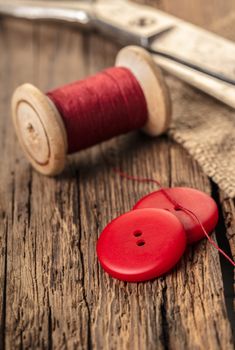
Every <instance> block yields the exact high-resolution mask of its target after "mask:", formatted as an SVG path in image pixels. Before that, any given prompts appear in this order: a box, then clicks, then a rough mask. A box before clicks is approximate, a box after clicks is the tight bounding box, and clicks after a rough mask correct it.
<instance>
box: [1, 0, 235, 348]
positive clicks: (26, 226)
mask: <svg viewBox="0 0 235 350" xmlns="http://www.w3.org/2000/svg"><path fill="white" fill-rule="evenodd" d="M142 2H143V1H142ZM146 2H147V1H146ZM148 3H149V4H151V5H156V6H158V7H160V8H161V9H163V10H166V11H168V12H170V13H173V14H175V15H177V16H179V17H181V18H184V19H187V20H189V21H192V22H193V23H196V24H199V25H202V26H203V27H205V28H209V29H211V30H213V31H215V32H218V33H221V34H222V35H224V36H226V37H228V38H229V39H233V40H235V34H234V23H235V4H234V1H232V0H231V1H224V2H222V1H220V0H214V1H213V0H208V1H207V2H205V1H204V0H200V1H197V2H196V1H193V0H191V1H186V0H179V1H170V0H161V1H148ZM118 49H119V47H118V46H117V45H116V44H114V43H112V42H111V41H109V40H108V39H105V38H103V37H101V36H98V35H95V34H81V33H80V32H79V31H78V30H76V29H74V28H69V27H66V26H62V25H59V24H45V23H44V24H43V23H40V24H37V23H30V22H27V21H23V20H13V19H3V20H1V21H0V149H1V161H0V283H1V288H0V323H1V327H0V349H28V348H38V349H44V348H49V349H52V348H53V349H87V348H94V349H141V350H143V349H174V350H175V349H176V350H177V349H190V350H193V349H211V350H216V349H224V350H230V349H233V348H234V347H233V340H232V326H231V325H232V324H233V325H234V313H233V311H234V307H233V305H234V299H233V296H234V289H233V282H234V275H233V268H232V267H231V266H230V265H229V263H227V262H226V261H225V259H223V258H221V256H219V254H218V252H217V251H216V250H215V249H214V248H213V247H212V246H211V245H210V244H209V243H208V242H207V241H206V240H204V241H202V242H200V243H199V244H197V245H196V246H194V247H190V248H188V249H187V252H186V254H185V255H184V257H183V258H182V260H181V262H180V263H179V264H178V266H177V268H175V269H174V270H173V272H172V273H170V274H168V275H167V276H164V277H162V278H159V279H156V280H154V281H152V282H147V283H140V284H127V283H123V282H119V281H117V280H114V279H112V278H110V277H109V276H108V275H107V274H105V273H104V272H103V270H102V269H101V268H100V266H99V264H98V262H97V258H96V253H95V247H96V240H97V237H98V236H99V234H100V232H101V230H102V229H103V228H104V226H105V225H106V224H107V223H108V222H109V221H110V220H111V219H113V218H114V217H116V216H118V215H119V214H121V213H124V212H125V211H128V210H130V209H131V207H132V206H133V205H134V203H135V202H136V201H137V199H139V198H140V197H141V196H143V195H144V194H147V193H148V192H150V191H152V190H153V189H155V187H154V186H153V185H146V184H140V183H134V182H131V181H127V180H123V179H120V177H119V176H118V175H115V174H113V172H112V166H115V167H119V168H122V169H123V170H125V171H126V172H128V173H130V174H134V175H139V176H148V177H153V176H154V177H156V178H157V179H159V180H160V181H161V182H162V183H163V184H164V185H166V186H175V185H177V186H191V187H195V188H198V189H201V190H203V191H206V192H207V193H209V194H211V195H212V196H213V198H214V199H215V200H216V201H217V204H218V207H219V212H220V220H219V224H218V227H217V229H216V232H215V233H214V234H213V238H214V239H217V242H218V244H219V245H220V247H222V248H223V249H225V251H226V252H227V253H228V254H232V255H233V256H235V244H234V243H235V206H234V201H233V200H231V199H228V198H227V197H226V196H225V195H224V194H223V193H222V192H221V191H220V190H219V189H218V187H217V186H216V185H215V184H214V183H212V182H211V181H210V179H209V178H208V177H207V176H205V174H203V172H202V171H201V169H200V167H199V166H198V164H197V163H196V162H195V161H194V160H193V159H192V158H191V157H190V156H189V155H188V154H187V152H186V151H185V150H184V149H183V148H182V147H181V146H179V145H177V144H176V143H174V142H173V141H171V140H170V139H169V138H168V137H167V136H162V137H160V138H157V139H149V138H147V137H146V136H144V135H142V134H140V133H132V134H129V135H126V136H121V137H117V138H115V139H113V140H111V141H109V142H106V143H103V144H101V145H98V146H96V147H93V148H91V149H89V150H87V151H84V152H80V153H79V154H76V155H74V156H72V157H70V159H69V162H68V164H67V167H66V170H65V171H64V173H63V174H62V175H61V176H59V177H56V178H49V177H44V176H42V175H40V174H38V173H36V172H35V171H34V170H32V168H31V166H30V165H29V164H28V162H27V161H26V160H25V158H24V157H23V155H22V152H21V150H20V147H19V145H18V142H17V140H16V137H15V134H14V131H13V127H12V124H11V119H10V114H11V113H10V99H11V94H12V92H13V90H14V88H16V87H17V86H18V85H19V84H21V83H23V82H32V83H33V84H35V85H37V86H38V87H40V88H41V89H43V90H44V91H47V90H48V89H51V88H53V87H55V86H59V85H60V84H64V83H67V82H70V81H73V80H76V79H78V78H82V77H85V76H87V75H88V74H90V73H93V72H96V71H98V70H99V69H101V68H103V67H106V66H109V65H112V64H113V62H114V58H115V55H116V53H117V51H118ZM172 79H173V78H171V79H170V81H172ZM170 85H171V83H170ZM173 85H174V84H173ZM170 87H171V86H170ZM172 88H174V86H172ZM189 89H191V88H189ZM176 103H177V101H176ZM189 103H190V102H189V101H186V102H185V108H187V104H189Z"/></svg>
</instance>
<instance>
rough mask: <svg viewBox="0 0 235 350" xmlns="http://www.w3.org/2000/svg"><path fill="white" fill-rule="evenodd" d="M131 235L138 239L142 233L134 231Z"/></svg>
mask: <svg viewBox="0 0 235 350" xmlns="http://www.w3.org/2000/svg"><path fill="white" fill-rule="evenodd" d="M133 235H134V236H135V237H140V236H141V235H142V232H141V231H135V232H134V233H133Z"/></svg>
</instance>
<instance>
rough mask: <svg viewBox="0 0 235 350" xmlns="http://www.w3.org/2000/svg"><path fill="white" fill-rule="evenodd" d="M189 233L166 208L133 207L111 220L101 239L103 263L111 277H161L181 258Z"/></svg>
mask: <svg viewBox="0 0 235 350" xmlns="http://www.w3.org/2000/svg"><path fill="white" fill-rule="evenodd" d="M185 246H186V234H185V231H184V229H183V226H182V224H181V223H180V221H179V220H178V219H177V218H176V217H175V216H174V215H172V214H171V213H169V212H167V211H166V210H159V209H152V208H150V209H142V210H133V211H130V212H128V213H126V214H123V215H121V216H119V217H118V218H116V219H114V220H113V221H111V222H110V223H109V224H108V225H107V226H106V227H105V229H104V230H103V232H102V233H101V235H100V237H99V239H98V242H97V255H98V259H99V261H100V264H101V266H102V267H103V268H104V270H105V271H106V272H108V273H109V274H110V275H111V276H113V277H115V278H118V279H120V280H123V281H128V282H141V281H146V280H150V279H153V278H155V277H158V276H161V275H162V274H164V273H166V272H167V271H169V270H170V269H171V268H172V267H173V266H174V265H175V264H176V263H177V262H178V260H179V259H180V258H181V256H182V254H183V252H184V250H185Z"/></svg>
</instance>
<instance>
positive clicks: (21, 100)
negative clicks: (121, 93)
mask: <svg viewBox="0 0 235 350" xmlns="http://www.w3.org/2000/svg"><path fill="white" fill-rule="evenodd" d="M116 66H122V67H126V68H128V69H130V70H131V71H132V73H133V74H134V76H135V77H136V79H137V80H138V82H139V84H140V85H141V87H142V90H143V92H144V95H145V99H146V102H147V108H148V120H147V123H146V125H145V126H144V128H143V130H144V132H146V133H147V134H149V135H151V136H157V135H160V134H161V133H163V132H164V131H166V129H167V128H168V126H169V123H170V116H171V103H170V95H169V92H168V88H167V86H166V84H165V81H164V78H163V75H162V73H161V71H160V69H159V68H158V67H157V66H156V64H155V63H154V61H153V59H152V57H151V55H150V54H149V53H148V52H147V51H145V50H144V49H142V48H139V47H135V46H128V47H125V48H123V49H122V50H121V51H120V52H119V53H118V55H117V58H116ZM12 117H13V123H14V126H15V130H16V134H17V136H18V139H19V142H20V144H21V146H22V148H23V150H24V152H25V154H26V156H27V158H28V160H29V161H30V162H31V164H32V165H33V167H34V168H35V169H36V170H37V171H39V172H40V173H42V174H45V175H55V174H58V173H60V172H61V171H62V170H63V168H64V166H65V160H66V154H67V148H68V147H67V145H68V142H67V135H66V130H65V126H64V122H63V119H62V117H61V115H60V113H59V112H58V110H57V109H56V107H55V105H54V104H53V102H52V101H51V100H50V99H49V98H48V97H47V96H46V95H45V94H44V93H43V92H41V91H40V90H39V89H38V88H37V87H35V86H33V85H31V84H23V85H21V86H19V87H18V88H17V89H16V90H15V92H14V94H13V97H12ZM133 117H134V116H133Z"/></svg>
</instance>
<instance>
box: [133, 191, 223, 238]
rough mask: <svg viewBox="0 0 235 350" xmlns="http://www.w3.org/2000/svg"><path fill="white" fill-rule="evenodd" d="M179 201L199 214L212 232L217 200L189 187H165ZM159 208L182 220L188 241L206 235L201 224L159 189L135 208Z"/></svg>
mask: <svg viewBox="0 0 235 350" xmlns="http://www.w3.org/2000/svg"><path fill="white" fill-rule="evenodd" d="M165 190H166V191H167V193H168V194H169V195H170V196H171V197H172V198H173V199H174V200H175V201H177V203H179V204H180V205H182V206H183V207H185V208H187V209H189V210H191V211H193V212H194V214H196V215H197V217H198V219H199V220H200V221H201V223H202V225H203V226H204V228H205V230H206V231H207V232H208V233H210V232H211V231H213V229H214V228H215V226H216V224H217V221H218V209H217V206H216V203H215V201H214V200H213V199H212V198H211V197H210V196H208V195H207V194H206V193H204V192H201V191H198V190H195V189H193V188H187V187H173V188H168V189H165ZM143 208H159V209H167V210H169V211H170V212H171V213H173V214H174V215H175V216H177V218H178V219H179V220H180V221H181V222H182V224H183V226H184V229H185V231H186V234H187V238H188V243H195V242H197V241H199V240H200V239H202V238H204V237H205V234H204V233H203V231H202V229H201V227H200V225H199V224H198V222H196V220H195V219H193V217H192V216H190V214H186V213H185V212H183V211H182V210H177V208H176V209H175V207H174V204H172V203H171V201H170V200H169V199H168V198H167V197H166V196H165V195H164V193H163V192H162V191H161V190H159V191H156V192H152V193H150V194H148V195H147V196H145V197H143V198H141V199H140V200H139V202H137V204H136V205H135V206H134V208H133V209H143Z"/></svg>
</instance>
